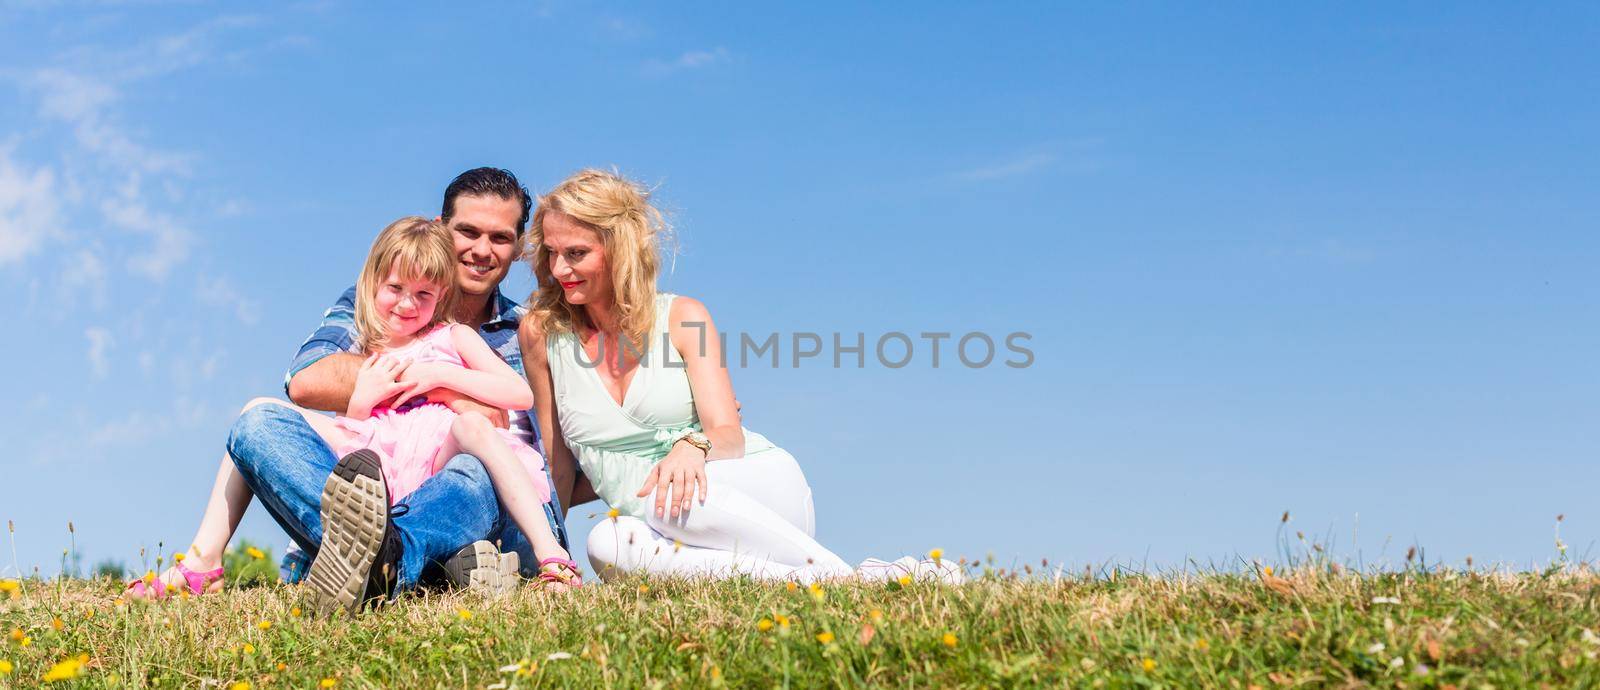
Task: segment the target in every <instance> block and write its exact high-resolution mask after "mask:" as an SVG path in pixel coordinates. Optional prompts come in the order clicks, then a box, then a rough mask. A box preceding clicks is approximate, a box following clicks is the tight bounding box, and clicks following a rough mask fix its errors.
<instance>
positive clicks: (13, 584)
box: [0, 580, 22, 592]
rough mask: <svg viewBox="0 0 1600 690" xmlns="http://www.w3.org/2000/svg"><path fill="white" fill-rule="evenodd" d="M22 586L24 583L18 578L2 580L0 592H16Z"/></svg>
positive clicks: (0, 581)
mask: <svg viewBox="0 0 1600 690" xmlns="http://www.w3.org/2000/svg"><path fill="white" fill-rule="evenodd" d="M21 588H22V583H20V582H17V581H16V580H0V592H15V591H17V590H19V589H21Z"/></svg>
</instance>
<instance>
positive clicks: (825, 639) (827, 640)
mask: <svg viewBox="0 0 1600 690" xmlns="http://www.w3.org/2000/svg"><path fill="white" fill-rule="evenodd" d="M817 641H818V642H821V643H822V644H833V633H831V632H826V631H824V632H819V633H817Z"/></svg>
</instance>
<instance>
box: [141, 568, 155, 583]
mask: <svg viewBox="0 0 1600 690" xmlns="http://www.w3.org/2000/svg"><path fill="white" fill-rule="evenodd" d="M144 583H145V585H153V584H155V583H156V571H154V570H146V571H144Z"/></svg>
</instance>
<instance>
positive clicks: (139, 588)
mask: <svg viewBox="0 0 1600 690" xmlns="http://www.w3.org/2000/svg"><path fill="white" fill-rule="evenodd" d="M173 567H175V568H177V569H178V574H180V575H182V576H183V580H184V582H185V583H187V584H188V585H189V593H190V594H193V595H195V596H199V595H201V594H205V593H207V592H209V591H211V589H212V585H218V587H217V590H219V591H220V590H221V589H222V588H221V586H220V585H221V584H222V569H221V568H217V569H216V570H211V571H207V572H204V573H197V572H195V571H193V570H190V569H189V566H186V565H184V564H183V562H182V561H179V562H178V563H175V564H174V565H173ZM168 589H176V588H175V587H173V586H172V585H168V584H165V583H162V582H161V580H160V579H159V578H158V579H156V580H154V581H151V582H145V580H144V579H143V578H140V579H138V580H134V581H133V582H129V583H128V588H127V589H125V590H123V592H122V595H123V597H125V598H128V599H165V598H167V596H168V591H167V590H168Z"/></svg>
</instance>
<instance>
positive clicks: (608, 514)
mask: <svg viewBox="0 0 1600 690" xmlns="http://www.w3.org/2000/svg"><path fill="white" fill-rule="evenodd" d="M621 514H622V511H620V510H617V509H616V508H612V509H611V510H608V511H606V517H608V518H611V519H613V520H615V519H617V516H618V515H621Z"/></svg>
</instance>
